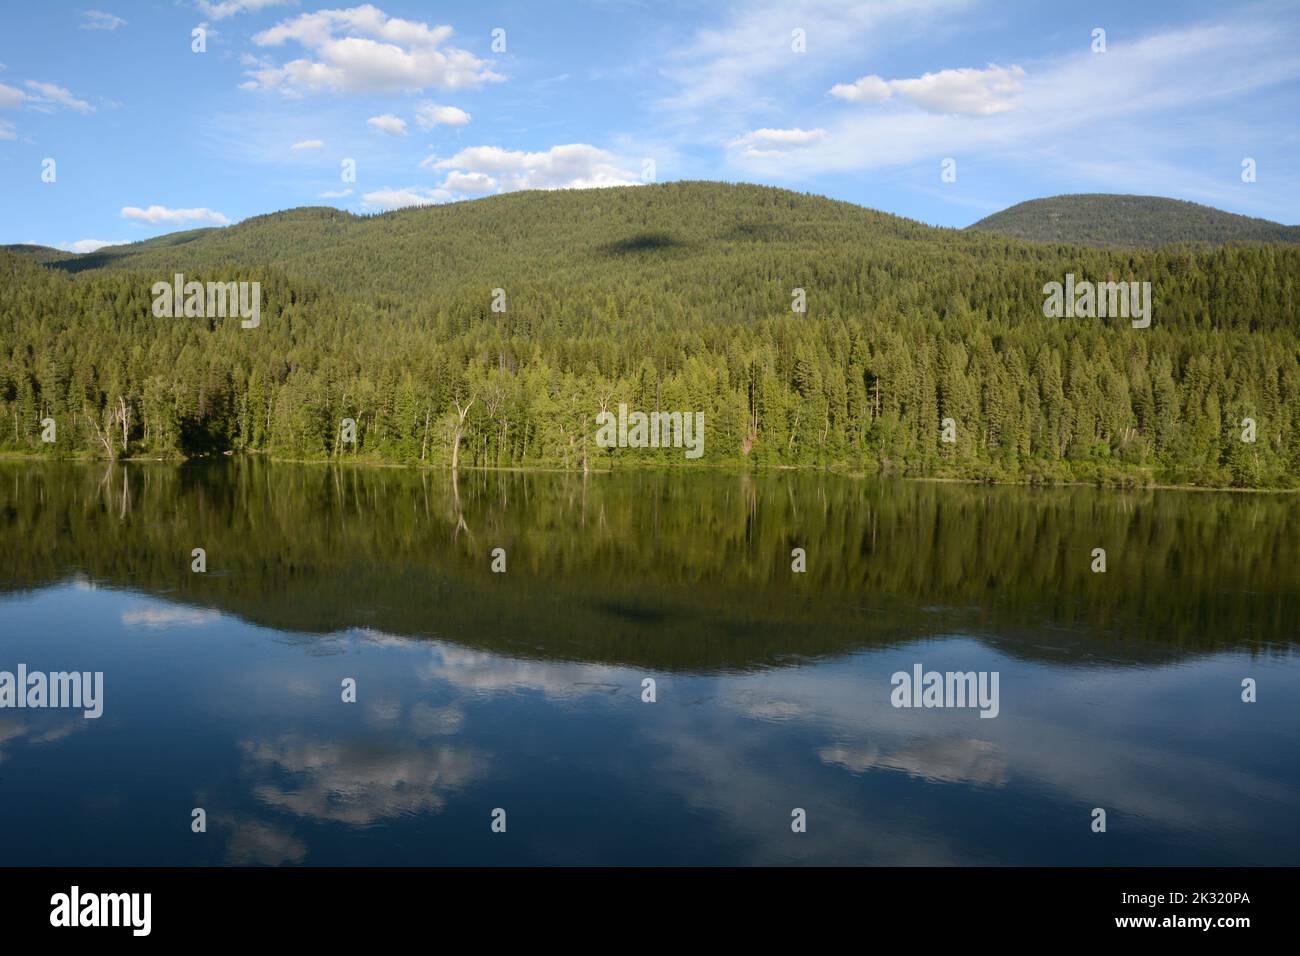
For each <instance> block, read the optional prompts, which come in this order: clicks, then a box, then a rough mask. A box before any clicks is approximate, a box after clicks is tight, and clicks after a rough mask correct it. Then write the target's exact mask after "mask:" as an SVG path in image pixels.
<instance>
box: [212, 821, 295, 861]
mask: <svg viewBox="0 0 1300 956" xmlns="http://www.w3.org/2000/svg"><path fill="white" fill-rule="evenodd" d="M228 826H229V827H230V828H231V829H232V830H233V831H234V835H233V836H231V838H230V842H229V843H228V844H227V846H226V862H227V863H230V864H232V865H234V866H279V865H281V864H282V863H301V862H302V861H303V860H304V859H306V857H307V844H305V843H303V842H302V841H301V840H299V839H298V838H297V837H295V836H293V835H291V834H289V833H285V832H284V831H283V830H279V829H276V828H275V827H273V826H271V825H270V824H268V823H261V822H259V821H256V820H254V821H252V822H248V823H233V822H232V823H230V824H228Z"/></svg>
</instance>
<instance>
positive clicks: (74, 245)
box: [58, 239, 130, 253]
mask: <svg viewBox="0 0 1300 956" xmlns="http://www.w3.org/2000/svg"><path fill="white" fill-rule="evenodd" d="M129 241H130V240H128V239H114V240H112V241H111V242H105V241H104V240H103V239H78V240H77V241H76V242H60V243H59V245H58V248H60V249H62V250H63V251H64V252H76V253H85V252H95V251H97V250H99V249H103V248H104V247H105V246H124V245H126V244H127V242H129Z"/></svg>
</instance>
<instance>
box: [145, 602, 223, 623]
mask: <svg viewBox="0 0 1300 956" xmlns="http://www.w3.org/2000/svg"><path fill="white" fill-rule="evenodd" d="M219 620H221V615H220V614H218V613H217V612H216V611H209V610H207V609H205V608H197V607H182V606H180V605H164V606H160V607H140V608H133V609H131V610H129V611H123V612H122V625H123V626H124V627H149V628H160V627H201V626H203V625H205V624H212V623H214V622H215V621H219Z"/></svg>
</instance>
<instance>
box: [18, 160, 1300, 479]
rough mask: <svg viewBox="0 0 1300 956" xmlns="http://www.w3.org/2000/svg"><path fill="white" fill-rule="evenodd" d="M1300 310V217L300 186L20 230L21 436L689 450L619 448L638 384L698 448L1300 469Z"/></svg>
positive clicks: (76, 440)
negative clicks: (135, 221) (199, 214)
mask: <svg viewBox="0 0 1300 956" xmlns="http://www.w3.org/2000/svg"><path fill="white" fill-rule="evenodd" d="M177 272H180V273H183V274H184V276H185V279H186V280H187V281H199V282H213V283H216V282H222V283H226V282H236V281H258V282H259V283H260V284H261V301H262V308H261V322H260V325H259V327H258V328H256V329H243V328H241V325H240V322H239V321H238V320H230V319H221V318H213V317H208V318H197V317H193V318H158V317H155V316H154V315H153V312H152V308H151V306H152V303H153V296H152V293H151V288H152V286H153V284H154V283H156V282H159V281H164V282H170V281H171V278H172V276H173V275H174V274H175V273H177ZM1067 275H1073V276H1075V277H1076V278H1078V279H1080V280H1092V281H1097V282H1107V281H1117V282H1135V283H1144V282H1149V283H1150V284H1151V306H1152V321H1151V325H1150V327H1149V328H1145V329H1135V328H1133V327H1132V325H1131V323H1130V321H1128V320H1127V319H1126V318H1122V317H1110V318H1047V317H1045V316H1044V287H1045V286H1046V285H1047V284H1048V283H1053V282H1056V283H1061V282H1063V281H1065V277H1066V276H1067ZM800 302H806V309H805V310H803V311H798V310H797V309H796V306H798V304H799V303H800ZM494 304H495V305H496V308H494ZM1298 343H1300V246H1297V245H1290V244H1280V243H1269V244H1247V245H1227V246H1222V247H1217V248H1211V247H1206V246H1202V247H1180V248H1177V249H1164V250H1156V249H1125V250H1110V249H1094V248H1086V247H1082V246H1068V245H1061V244H1052V245H1046V244H1031V243H1027V242H1024V241H1021V240H1017V239H1011V238H1008V237H1005V236H1000V235H996V234H990V233H985V232H980V231H970V230H953V229H935V228H931V227H928V226H924V225H922V224H920V223H916V222H912V221H909V220H905V219H901V218H898V217H895V216H890V215H886V214H883V213H878V212H873V211H870V210H866V209H862V208H860V207H857V206H853V205H851V204H848V203H840V202H833V201H831V200H827V199H821V198H817V197H811V196H805V195H800V194H797V193H793V192H788V191H785V190H778V189H772V188H767V187H758V186H730V185H724V184H718V183H674V184H664V185H653V186H638V187H627V188H618V189H600V190H576V191H562V192H530V193H516V194H511V195H504V196H496V197H491V198H488V199H481V200H474V201H471V202H464V203H458V204H453V205H446V206H435V207H424V208H416V209H405V210H401V211H397V212H391V213H385V214H382V215H376V216H370V217H357V216H353V215H351V214H348V213H345V212H341V211H338V210H335V209H332V208H306V209H295V210H290V211H287V212H283V213H276V214H272V215H268V216H261V217H257V218H254V219H250V220H246V221H244V222H242V223H240V224H238V225H235V226H231V227H227V228H224V229H203V230H195V231H192V232H187V233H178V234H174V235H170V236H162V237H158V238H156V239H152V240H149V241H147V242H143V243H137V244H134V245H130V246H123V247H110V248H106V249H104V250H101V251H100V252H98V253H95V254H92V255H85V256H75V257H61V256H48V255H46V254H44V253H42V252H40V251H39V250H38V251H37V252H36V253H35V254H33V252H32V251H31V250H26V251H21V250H20V251H16V252H15V251H10V252H4V251H0V449H6V448H8V449H13V450H18V451H22V452H28V453H38V454H52V455H53V454H74V453H81V454H100V455H104V456H113V457H118V456H123V455H128V456H130V455H145V456H176V455H195V454H212V453H218V452H222V451H259V452H268V453H270V454H273V455H280V456H285V457H295V458H334V457H339V458H342V457H346V458H359V459H371V460H382V461H394V462H408V463H414V462H424V463H426V464H449V463H450V462H451V461H452V458H453V455H454V454H457V453H458V454H459V460H460V462H461V463H462V464H464V465H488V466H497V465H501V466H507V465H509V466H530V465H538V466H548V467H549V466H559V467H567V468H582V467H623V466H629V465H633V464H640V463H646V462H657V463H661V464H674V465H684V464H688V462H686V461H684V459H683V456H682V453H681V450H680V449H674V450H671V451H660V450H654V451H651V450H648V449H620V450H607V449H600V448H598V447H597V446H596V444H595V439H594V436H595V417H596V414H597V413H598V412H599V411H600V410H601V408H603V407H612V408H616V407H617V405H618V404H619V403H627V404H628V405H629V406H630V408H632V409H633V410H644V411H653V410H656V409H662V410H676V411H699V412H703V413H704V414H705V416H706V420H707V423H708V424H707V439H706V448H705V453H704V456H703V457H702V458H701V459H699V460H698V461H697V462H693V463H691V464H705V465H710V464H726V465H742V466H747V467H748V466H753V465H755V464H758V465H783V464H795V465H800V464H802V465H821V466H831V465H836V466H843V467H847V468H853V469H863V470H876V469H886V470H890V471H898V472H903V473H906V474H914V475H961V476H969V477H983V478H988V479H992V480H1002V479H1006V480H1032V481H1053V480H1068V479H1085V480H1132V481H1142V482H1147V481H1177V482H1191V483H1197V484H1203V485H1226V484H1234V485H1245V486H1278V485H1286V486H1292V485H1296V484H1300V344H1298ZM345 418H346V419H353V420H355V422H356V442H355V443H354V444H353V443H347V442H344V441H343V440H342V439H341V437H340V423H341V422H342V420H343V419H345ZM1247 418H1249V419H1251V420H1252V421H1254V422H1255V423H1256V429H1257V436H1258V437H1257V440H1255V441H1253V442H1243V441H1242V440H1241V437H1240V436H1241V433H1242V426H1241V423H1242V421H1243V420H1244V419H1247ZM945 419H951V420H952V423H953V424H954V426H955V433H953V437H954V438H955V441H952V442H948V441H944V440H942V438H941V429H942V425H943V422H944V420H945ZM46 420H53V421H54V422H56V423H57V426H58V438H57V441H56V442H53V443H50V442H46V441H42V429H43V426H42V422H44V421H46Z"/></svg>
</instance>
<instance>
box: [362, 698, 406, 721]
mask: <svg viewBox="0 0 1300 956" xmlns="http://www.w3.org/2000/svg"><path fill="white" fill-rule="evenodd" d="M364 706H365V714H366V722H367V723H368V724H370V725H371V726H375V727H387V726H389V725H391V724H394V723H396V722H397V718H398V717H400V716H401V715H402V701H401V699H400V698H397V697H393V696H392V695H391V694H385V695H382V696H380V697H376V698H375V699H374V700H372V701H370V702H369V703H368V704H365V705H364Z"/></svg>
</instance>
